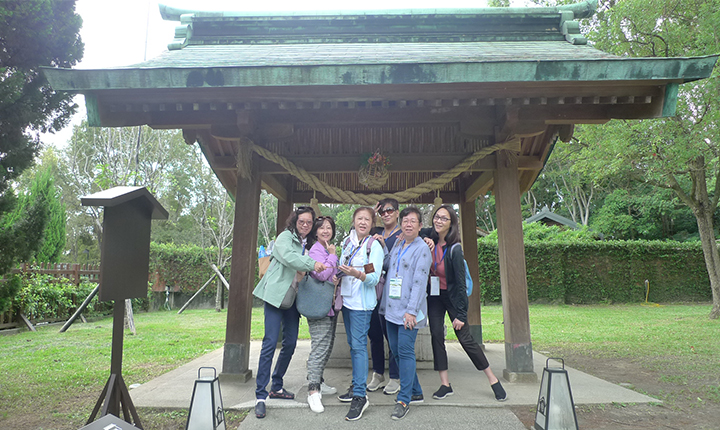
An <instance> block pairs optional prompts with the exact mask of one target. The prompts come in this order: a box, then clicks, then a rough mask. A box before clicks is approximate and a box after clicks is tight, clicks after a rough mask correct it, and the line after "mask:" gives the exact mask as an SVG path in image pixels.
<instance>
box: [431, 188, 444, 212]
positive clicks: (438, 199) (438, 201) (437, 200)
mask: <svg viewBox="0 0 720 430" xmlns="http://www.w3.org/2000/svg"><path fill="white" fill-rule="evenodd" d="M433 204H434V205H435V210H434V211H437V210H438V209H440V206H442V204H443V200H442V197H440V190H435V201H434V202H433ZM434 211H433V212H434Z"/></svg>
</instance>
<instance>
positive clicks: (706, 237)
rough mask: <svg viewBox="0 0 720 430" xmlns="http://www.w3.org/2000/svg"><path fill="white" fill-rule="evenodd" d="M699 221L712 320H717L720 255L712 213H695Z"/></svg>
mask: <svg viewBox="0 0 720 430" xmlns="http://www.w3.org/2000/svg"><path fill="white" fill-rule="evenodd" d="M693 213H694V215H695V218H696V219H697V224H698V232H699V233H700V242H701V243H702V249H703V256H704V257H705V266H706V267H707V271H708V276H709V277H710V288H711V290H712V297H713V307H712V311H710V318H711V319H716V318H718V317H719V316H720V254H719V253H718V249H717V244H716V243H715V229H714V228H713V220H712V213H710V212H709V211H704V210H701V211H699V212H696V211H693Z"/></svg>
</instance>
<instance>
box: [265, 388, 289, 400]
mask: <svg viewBox="0 0 720 430" xmlns="http://www.w3.org/2000/svg"><path fill="white" fill-rule="evenodd" d="M270 398H271V399H283V400H292V399H294V398H295V394H293V393H291V392H290V391H288V390H286V389H284V388H281V389H279V390H278V391H270Z"/></svg>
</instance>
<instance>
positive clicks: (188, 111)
mask: <svg viewBox="0 0 720 430" xmlns="http://www.w3.org/2000/svg"><path fill="white" fill-rule="evenodd" d="M596 6H597V1H596V0H588V1H584V2H581V3H577V4H573V5H568V6H558V7H534V8H479V9H409V10H372V11H320V12H268V13H260V12H207V11H195V10H180V9H175V8H171V7H166V6H160V12H161V14H162V17H163V18H164V19H165V20H171V21H177V22H178V26H177V28H176V30H175V39H174V40H173V41H172V43H170V44H169V45H168V50H167V51H165V52H164V53H163V54H161V55H160V56H158V57H157V58H153V59H151V60H148V61H145V62H143V63H140V64H135V65H130V66H126V67H117V68H108V69H97V70H81V69H52V68H46V69H44V73H45V75H46V76H47V78H48V80H49V82H50V85H51V86H52V88H53V89H54V90H58V91H68V92H72V93H80V94H83V95H84V96H85V101H86V106H87V112H88V122H89V124H90V125H91V126H102V127H127V126H138V125H148V126H150V127H153V128H158V129H160V128H162V129H182V131H183V136H184V137H185V141H186V142H187V143H188V144H195V143H197V144H198V145H199V146H200V148H201V149H202V151H203V153H204V154H205V156H206V157H207V160H208V162H209V163H210V165H211V166H212V168H213V169H214V171H215V173H216V175H217V177H218V178H219V179H220V181H221V182H222V183H223V185H224V186H225V188H226V189H227V191H228V193H230V194H231V195H232V196H233V197H234V199H235V204H236V210H235V225H234V241H233V248H232V249H233V251H232V265H231V275H230V292H229V298H228V313H227V329H226V339H225V345H224V358H223V368H222V373H223V375H225V376H229V377H237V378H238V379H240V380H247V379H248V378H250V377H251V370H250V363H249V362H248V361H249V352H250V320H251V308H252V301H253V300H252V294H251V292H252V290H253V287H254V285H253V283H254V279H255V266H256V262H257V228H258V205H259V196H260V190H261V189H265V190H267V191H268V192H269V193H272V194H273V195H274V196H275V197H277V199H278V217H277V225H278V231H280V230H282V229H283V228H284V221H285V219H286V218H287V216H288V215H289V214H290V212H291V211H292V210H293V206H294V205H295V204H301V203H302V204H307V203H309V202H310V201H311V200H313V199H315V200H316V201H317V202H320V203H355V204H366V205H370V206H374V204H375V202H377V200H378V199H381V198H384V197H395V198H397V199H398V200H399V201H400V202H401V203H433V202H435V201H436V199H438V198H440V199H442V201H443V202H445V203H451V204H457V205H458V207H459V211H460V218H461V223H462V233H463V234H462V236H463V243H464V245H465V246H464V251H465V256H466V258H467V260H468V261H470V262H472V261H477V257H478V256H477V247H476V246H474V244H475V241H476V225H475V223H476V214H475V200H476V199H477V198H478V197H479V196H483V195H485V194H486V193H488V192H492V193H493V195H494V196H495V202H496V210H497V226H498V230H499V231H498V236H499V244H498V246H499V254H500V255H499V262H500V277H501V285H502V305H503V319H504V330H505V357H506V360H505V369H504V372H503V375H504V377H505V379H507V380H509V381H511V382H512V381H534V380H535V378H536V373H535V369H533V359H532V354H533V352H532V342H531V337H530V322H529V316H528V295H527V280H526V269H525V254H524V246H523V235H522V216H521V211H520V199H521V195H522V193H523V192H525V191H527V190H528V189H529V188H530V187H531V185H532V184H533V182H534V181H535V179H536V178H537V176H538V174H539V173H540V172H541V170H542V169H543V166H544V164H545V163H546V161H547V158H548V156H549V154H550V152H551V148H552V146H553V145H554V144H555V142H556V141H557V140H558V139H559V140H561V141H568V140H569V139H570V138H571V136H572V134H573V129H574V126H575V125H576V124H602V123H605V122H607V121H609V120H610V119H613V118H622V119H644V118H659V117H667V116H672V115H674V113H675V109H676V103H677V96H678V87H679V85H680V84H683V83H686V82H691V81H695V80H698V79H704V78H707V77H709V76H710V74H711V72H712V70H713V67H714V66H715V63H716V61H717V58H718V57H717V56H706V57H694V58H628V57H618V56H615V55H611V54H608V53H605V52H602V51H600V50H597V49H595V48H593V47H592V46H591V45H590V44H588V42H587V40H586V39H585V37H583V35H582V33H581V32H580V26H579V20H580V19H584V18H588V17H591V16H592V15H593V13H594V12H595V8H596ZM376 151H379V152H380V153H382V154H383V155H385V156H387V157H389V159H390V161H391V164H390V165H389V166H387V176H386V177H384V179H386V180H385V181H383V182H382V183H380V182H372V181H370V182H369V181H368V180H367V179H366V178H362V175H361V174H360V171H361V168H362V167H363V158H364V159H365V161H366V160H367V155H366V154H368V153H374V152H376ZM470 270H471V273H472V275H473V277H474V278H475V279H476V281H477V279H478V265H477V264H471V265H470ZM476 284H477V282H476ZM480 295H481V292H480V288H475V289H474V293H473V295H472V296H471V297H470V311H469V323H470V326H471V329H472V331H473V334H474V336H475V337H476V339H478V340H481V339H482V331H481V314H480V304H481V303H480Z"/></svg>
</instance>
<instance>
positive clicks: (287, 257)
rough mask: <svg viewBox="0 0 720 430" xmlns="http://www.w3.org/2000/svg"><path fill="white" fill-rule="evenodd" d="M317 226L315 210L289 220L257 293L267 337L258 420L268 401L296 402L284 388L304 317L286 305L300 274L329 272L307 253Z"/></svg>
mask: <svg viewBox="0 0 720 430" xmlns="http://www.w3.org/2000/svg"><path fill="white" fill-rule="evenodd" d="M314 222H315V211H314V210H313V209H312V208H311V207H307V206H300V207H298V208H297V209H295V211H293V213H292V214H291V215H290V217H289V218H288V220H287V228H286V229H285V231H283V232H282V233H280V234H279V235H278V237H277V239H276V240H275V247H274V248H273V252H272V261H271V263H270V266H269V267H268V269H267V273H265V276H263V278H262V279H261V280H260V282H258V285H257V287H255V290H254V291H253V295H255V297H257V298H259V299H261V300H263V301H264V302H265V308H264V313H265V336H264V337H263V342H262V349H261V350H260V359H259V361H258V370H257V376H256V378H255V381H256V388H255V399H256V400H255V416H256V417H257V418H265V400H266V399H267V398H268V397H270V398H271V399H288V400H289V399H294V398H295V394H293V393H291V392H289V391H287V390H286V389H284V388H283V377H284V376H285V372H286V371H287V368H288V366H289V365H290V359H291V358H292V356H293V353H294V352H295V345H296V344H297V338H298V328H299V325H300V314H299V313H298V311H297V308H296V307H295V302H294V300H292V303H289V304H288V303H286V304H285V305H283V301H284V299H285V297H286V294H287V293H288V290H289V289H290V288H296V286H295V285H294V284H295V282H294V279H296V275H297V274H298V272H308V271H311V270H314V271H316V272H322V271H323V270H325V269H327V267H325V265H324V264H323V263H320V262H317V261H315V260H313V259H312V258H310V256H309V255H308V253H307V252H306V248H307V239H308V238H307V236H308V234H309V233H310V231H311V230H312V228H313V223H314ZM281 326H282V331H283V340H282V348H281V349H280V354H279V355H278V359H277V362H276V363H275V370H274V371H273V374H272V387H271V390H270V392H269V393H268V391H267V384H268V382H270V368H271V367H272V359H273V355H275V347H276V345H277V341H278V337H279V335H280V327H281Z"/></svg>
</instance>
